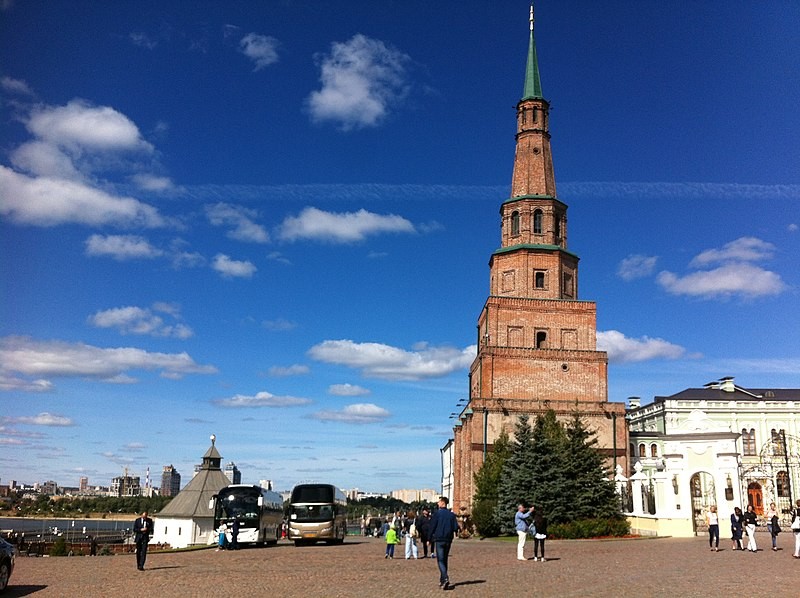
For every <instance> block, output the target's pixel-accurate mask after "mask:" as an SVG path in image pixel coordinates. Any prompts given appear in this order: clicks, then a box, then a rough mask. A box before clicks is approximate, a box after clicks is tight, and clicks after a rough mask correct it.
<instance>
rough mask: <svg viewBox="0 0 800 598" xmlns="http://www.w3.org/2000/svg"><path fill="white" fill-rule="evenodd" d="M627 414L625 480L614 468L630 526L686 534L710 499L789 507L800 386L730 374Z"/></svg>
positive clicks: (796, 479)
mask: <svg viewBox="0 0 800 598" xmlns="http://www.w3.org/2000/svg"><path fill="white" fill-rule="evenodd" d="M631 403H632V404H631V408H630V409H629V410H628V413H627V416H626V417H627V420H628V427H629V432H630V447H629V451H630V455H631V462H632V463H633V464H634V466H633V473H632V475H631V477H630V478H626V477H625V476H623V475H622V473H623V472H622V470H621V468H618V469H617V478H616V479H617V483H618V486H619V488H620V490H621V491H622V493H623V494H624V495H625V497H626V499H627V503H628V504H627V506H628V511H629V513H630V518H631V524H632V529H633V531H634V532H638V533H643V534H654V535H672V536H692V535H695V533H697V531H698V529H705V524H704V520H705V512H706V511H707V509H708V508H709V507H710V506H711V505H716V507H717V510H718V512H719V514H720V520H721V521H726V520H727V518H728V517H729V516H730V513H731V512H732V511H733V508H734V507H737V506H738V507H741V508H742V509H743V510H744V508H745V507H746V506H747V505H748V504H752V505H753V506H754V507H755V510H756V512H757V513H758V514H759V515H761V514H763V512H764V511H765V507H768V506H769V504H770V503H771V502H774V503H776V504H777V505H778V508H779V510H781V511H782V510H784V509H788V508H789V506H790V504H792V502H793V501H794V500H796V499H797V498H798V497H799V496H800V389H746V388H742V387H740V386H737V385H736V384H735V383H734V379H733V378H723V379H722V380H719V381H717V382H712V383H709V384H706V385H705V386H704V387H703V388H689V389H686V390H683V391H681V392H679V393H677V394H674V395H671V396H667V397H655V399H654V401H653V402H652V403H651V404H649V405H645V406H639V405H638V401H634V400H632V401H631Z"/></svg>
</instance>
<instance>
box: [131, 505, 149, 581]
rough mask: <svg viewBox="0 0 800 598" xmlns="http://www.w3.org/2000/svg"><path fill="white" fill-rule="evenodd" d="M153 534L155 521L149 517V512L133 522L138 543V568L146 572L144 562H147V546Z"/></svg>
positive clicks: (135, 539)
mask: <svg viewBox="0 0 800 598" xmlns="http://www.w3.org/2000/svg"><path fill="white" fill-rule="evenodd" d="M152 533H153V520H152V519H150V518H149V517H148V516H147V511H144V512H143V513H142V516H141V517H138V518H137V519H136V521H134V522H133V539H134V541H135V542H136V568H137V569H138V570H139V571H144V562H145V561H146V560H147V545H148V544H149V543H150V535H151V534H152Z"/></svg>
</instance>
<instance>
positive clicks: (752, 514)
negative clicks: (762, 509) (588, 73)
mask: <svg viewBox="0 0 800 598" xmlns="http://www.w3.org/2000/svg"><path fill="white" fill-rule="evenodd" d="M757 523H758V518H757V517H756V510H755V508H754V507H753V505H747V511H745V513H744V526H745V530H746V531H747V550H749V551H750V552H758V546H756V524H757Z"/></svg>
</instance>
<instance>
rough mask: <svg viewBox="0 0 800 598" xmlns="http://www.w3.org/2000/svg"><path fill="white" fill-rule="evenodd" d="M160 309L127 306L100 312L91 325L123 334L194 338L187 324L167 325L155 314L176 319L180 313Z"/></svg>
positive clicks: (156, 306)
mask: <svg viewBox="0 0 800 598" xmlns="http://www.w3.org/2000/svg"><path fill="white" fill-rule="evenodd" d="M159 307H162V305H161V304H157V305H154V306H153V308H152V309H150V308H142V307H134V306H127V307H116V308H113V309H107V310H104V311H98V312H97V313H95V314H94V315H92V316H90V317H89V323H90V324H92V325H93V326H96V327H98V328H116V329H117V330H119V332H120V333H122V334H147V335H150V336H158V337H171V338H180V339H185V338H189V337H190V336H192V334H193V332H192V329H191V328H189V327H188V326H186V325H185V324H182V323H172V324H167V323H165V322H164V319H163V318H162V317H161V316H159V315H158V314H156V313H154V312H156V311H159V312H161V313H165V314H167V315H170V316H172V317H174V318H178V317H180V313H175V312H174V310H173V311H167V309H163V308H162V309H159ZM164 307H166V306H164ZM170 309H171V306H170Z"/></svg>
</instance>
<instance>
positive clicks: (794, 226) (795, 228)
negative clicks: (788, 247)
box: [786, 222, 800, 233]
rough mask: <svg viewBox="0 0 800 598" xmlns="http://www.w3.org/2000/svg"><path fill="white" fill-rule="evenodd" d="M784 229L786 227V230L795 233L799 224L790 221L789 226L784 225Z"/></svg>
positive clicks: (799, 228)
mask: <svg viewBox="0 0 800 598" xmlns="http://www.w3.org/2000/svg"><path fill="white" fill-rule="evenodd" d="M786 229H787V230H788V231H789V232H790V233H796V232H797V231H798V230H800V226H798V225H797V224H795V223H794V222H792V223H791V224H790V225H789V226H787V227H786Z"/></svg>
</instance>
